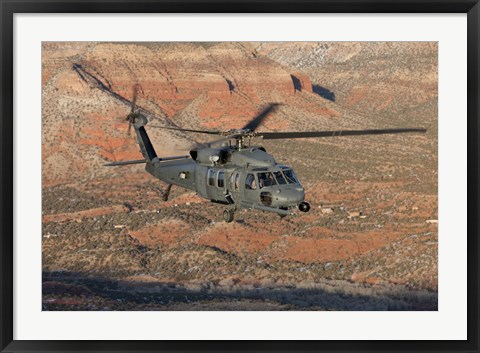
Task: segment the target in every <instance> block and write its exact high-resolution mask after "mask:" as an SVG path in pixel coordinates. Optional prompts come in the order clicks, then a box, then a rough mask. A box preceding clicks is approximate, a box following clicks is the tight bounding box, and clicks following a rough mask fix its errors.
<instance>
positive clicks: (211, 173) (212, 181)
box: [208, 169, 215, 186]
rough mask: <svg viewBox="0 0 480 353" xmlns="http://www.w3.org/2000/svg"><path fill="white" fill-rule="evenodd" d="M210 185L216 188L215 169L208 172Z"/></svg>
mask: <svg viewBox="0 0 480 353" xmlns="http://www.w3.org/2000/svg"><path fill="white" fill-rule="evenodd" d="M208 185H210V186H215V171H214V170H213V169H209V170H208Z"/></svg>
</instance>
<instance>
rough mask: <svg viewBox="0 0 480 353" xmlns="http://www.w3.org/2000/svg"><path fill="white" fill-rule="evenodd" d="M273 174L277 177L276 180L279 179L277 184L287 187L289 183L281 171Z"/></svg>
mask: <svg viewBox="0 0 480 353" xmlns="http://www.w3.org/2000/svg"><path fill="white" fill-rule="evenodd" d="M273 174H274V175H275V179H277V183H278V184H279V185H285V184H286V183H287V181H286V180H285V178H284V177H283V174H282V172H281V171H278V172H273Z"/></svg>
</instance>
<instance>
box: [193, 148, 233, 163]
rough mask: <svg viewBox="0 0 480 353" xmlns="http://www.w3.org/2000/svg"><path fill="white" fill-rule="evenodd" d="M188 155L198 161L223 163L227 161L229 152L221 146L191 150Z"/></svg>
mask: <svg viewBox="0 0 480 353" xmlns="http://www.w3.org/2000/svg"><path fill="white" fill-rule="evenodd" d="M190 156H191V157H192V159H193V160H194V161H196V162H199V163H204V164H217V163H218V164H224V163H226V162H227V161H228V157H229V153H228V151H226V150H225V149H222V148H202V149H198V150H191V151H190Z"/></svg>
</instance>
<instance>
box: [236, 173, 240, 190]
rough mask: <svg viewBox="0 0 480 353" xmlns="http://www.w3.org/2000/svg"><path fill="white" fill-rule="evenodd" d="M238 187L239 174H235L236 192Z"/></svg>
mask: <svg viewBox="0 0 480 353" xmlns="http://www.w3.org/2000/svg"><path fill="white" fill-rule="evenodd" d="M239 186H240V174H239V173H236V174H235V190H238V188H239Z"/></svg>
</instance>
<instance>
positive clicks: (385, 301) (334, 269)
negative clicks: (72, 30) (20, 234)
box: [42, 42, 438, 310]
mask: <svg viewBox="0 0 480 353" xmlns="http://www.w3.org/2000/svg"><path fill="white" fill-rule="evenodd" d="M42 49H43V50H42V83H43V87H42V142H43V144H42V159H43V168H42V173H43V174H42V176H43V243H42V244H43V270H44V277H43V278H44V309H46V310H59V309H60V310H65V309H66V310H68V309H73V310H99V309H102V308H103V309H105V310H132V309H138V310H226V309H228V310H292V309H295V310H297V309H298V310H303V309H308V310H362V309H363V310H432V309H433V310H435V309H436V305H437V303H436V296H437V293H436V291H437V278H438V273H437V272H438V266H437V254H438V247H437V238H438V231H437V217H438V209H437V208H438V200H437V187H438V181H437V178H438V173H437V170H438V168H437V163H438V153H437V145H438V138H437V96H438V94H437V45H436V44H435V43H310V42H309V43H297V42H295V43H243V42H242V43H91V42H78V43H77V42H75V43H63V42H55V43H53V42H52V43H49V42H45V43H44V44H43V48H42ZM134 86H137V87H138V89H139V95H138V100H137V104H138V106H139V108H140V109H141V110H142V112H143V113H144V114H146V115H147V117H148V119H149V121H150V124H151V125H154V124H155V125H161V126H181V127H186V128H207V129H229V128H236V127H241V126H242V125H243V124H245V122H246V121H248V120H249V119H250V118H251V117H252V116H254V115H255V114H256V113H257V112H258V111H259V110H260V109H261V108H262V106H263V105H264V104H266V103H270V102H277V103H283V104H282V105H281V106H280V107H279V109H278V110H277V111H276V112H275V113H273V114H271V115H270V116H269V117H268V118H267V119H266V121H265V123H264V125H263V126H262V127H261V129H265V130H268V131H275V130H278V131H282V130H283V131H307V130H322V129H323V130H338V129H362V128H381V127H385V128H391V127H426V128H428V131H427V133H426V134H422V135H412V134H405V135H395V136H394V135H389V136H362V137H351V138H350V137H336V138H330V139H300V140H279V141H261V140H260V141H257V142H258V143H261V144H262V145H263V146H264V147H266V149H267V150H268V151H269V152H270V153H272V154H273V155H274V156H275V158H276V159H277V161H278V162H282V163H285V164H288V165H292V166H293V167H294V168H295V170H296V171H297V174H298V175H299V177H300V179H301V180H302V183H303V185H304V187H305V189H306V195H307V196H306V198H307V200H308V201H310V202H311V204H312V210H311V212H309V213H307V214H297V215H295V216H292V217H287V218H286V219H283V220H280V219H279V218H278V216H276V215H272V214H267V213H262V212H261V211H248V212H243V213H240V214H238V216H237V218H236V221H235V222H234V223H232V224H225V223H223V222H221V221H220V219H221V212H223V208H222V206H220V205H215V204H211V203H208V202H206V201H205V200H202V199H200V198H198V197H197V196H196V195H195V194H194V193H191V192H186V191H185V190H182V189H179V188H173V190H172V194H171V197H170V200H169V201H167V202H163V201H161V195H162V193H163V191H164V188H165V185H163V184H162V183H161V182H159V181H158V180H155V179H153V177H151V176H149V175H148V174H147V173H145V172H144V170H143V166H141V165H137V166H128V167H119V168H107V167H104V166H103V164H104V163H106V162H108V161H118V160H125V159H138V158H140V157H141V156H140V153H139V149H138V146H137V145H136V144H135V140H134V138H133V136H128V135H127V124H126V121H125V117H126V115H127V114H128V113H129V110H130V100H131V99H132V94H133V87H134ZM147 130H148V132H149V134H150V135H151V138H152V141H153V143H154V145H155V148H156V149H157V153H158V154H159V155H161V156H167V155H172V154H175V155H176V154H184V153H186V151H187V150H188V149H189V148H191V146H192V141H204V140H205V136H202V135H195V134H187V133H178V132H172V131H168V132H167V131H164V130H161V129H153V128H150V129H149V128H148V125H147Z"/></svg>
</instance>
